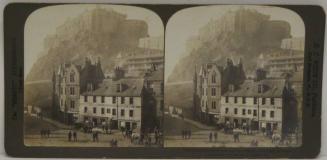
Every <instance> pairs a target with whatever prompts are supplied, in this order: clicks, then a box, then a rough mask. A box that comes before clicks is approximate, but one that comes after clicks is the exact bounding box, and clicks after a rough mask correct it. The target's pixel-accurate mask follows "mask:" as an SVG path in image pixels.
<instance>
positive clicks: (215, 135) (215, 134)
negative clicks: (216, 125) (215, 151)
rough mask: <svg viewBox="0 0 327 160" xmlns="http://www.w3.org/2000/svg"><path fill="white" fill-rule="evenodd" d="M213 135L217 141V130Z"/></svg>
mask: <svg viewBox="0 0 327 160" xmlns="http://www.w3.org/2000/svg"><path fill="white" fill-rule="evenodd" d="M213 137H214V138H215V142H217V138H218V133H217V131H215V133H214V134H213Z"/></svg>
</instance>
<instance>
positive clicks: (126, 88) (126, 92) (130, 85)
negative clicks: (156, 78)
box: [82, 78, 144, 97]
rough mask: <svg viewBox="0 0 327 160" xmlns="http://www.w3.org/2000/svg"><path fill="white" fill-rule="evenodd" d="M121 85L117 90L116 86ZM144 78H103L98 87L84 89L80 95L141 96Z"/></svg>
mask: <svg viewBox="0 0 327 160" xmlns="http://www.w3.org/2000/svg"><path fill="white" fill-rule="evenodd" d="M118 85H121V86H122V90H121V91H120V92H117V86H118ZM143 85H144V79H141V78H121V79H119V80H113V79H104V80H103V82H102V83H101V84H100V85H99V88H98V89H96V90H94V91H86V92H84V93H82V95H97V96H127V97H128V96H131V97H135V96H141V94H142V90H143Z"/></svg>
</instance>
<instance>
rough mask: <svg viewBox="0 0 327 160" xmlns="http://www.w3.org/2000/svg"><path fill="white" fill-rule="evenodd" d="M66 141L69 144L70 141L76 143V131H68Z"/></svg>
mask: <svg viewBox="0 0 327 160" xmlns="http://www.w3.org/2000/svg"><path fill="white" fill-rule="evenodd" d="M68 141H69V142H71V141H74V142H76V141H77V132H76V131H69V132H68Z"/></svg>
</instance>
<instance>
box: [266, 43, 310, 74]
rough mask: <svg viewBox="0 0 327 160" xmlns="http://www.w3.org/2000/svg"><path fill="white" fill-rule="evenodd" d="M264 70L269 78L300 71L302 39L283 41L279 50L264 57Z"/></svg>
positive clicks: (302, 53)
mask: <svg viewBox="0 0 327 160" xmlns="http://www.w3.org/2000/svg"><path fill="white" fill-rule="evenodd" d="M265 68H266V69H267V70H268V71H269V76H271V77H280V76H281V75H282V74H283V73H292V72H298V71H302V70H303V68H304V38H288V39H284V40H283V41H282V43H281V49H280V50H278V51H274V52H272V53H269V54H267V56H265Z"/></svg>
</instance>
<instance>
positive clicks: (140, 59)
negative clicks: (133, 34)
mask: <svg viewBox="0 0 327 160" xmlns="http://www.w3.org/2000/svg"><path fill="white" fill-rule="evenodd" d="M123 59H124V64H123V68H124V69H125V70H126V71H127V72H128V73H129V74H131V73H132V75H134V76H137V75H142V74H144V73H145V72H147V71H149V70H151V69H152V68H153V65H155V66H156V68H157V69H163V68H164V67H163V66H164V53H163V51H162V50H154V49H140V50H138V51H134V52H130V53H127V54H125V55H124V57H123Z"/></svg>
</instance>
